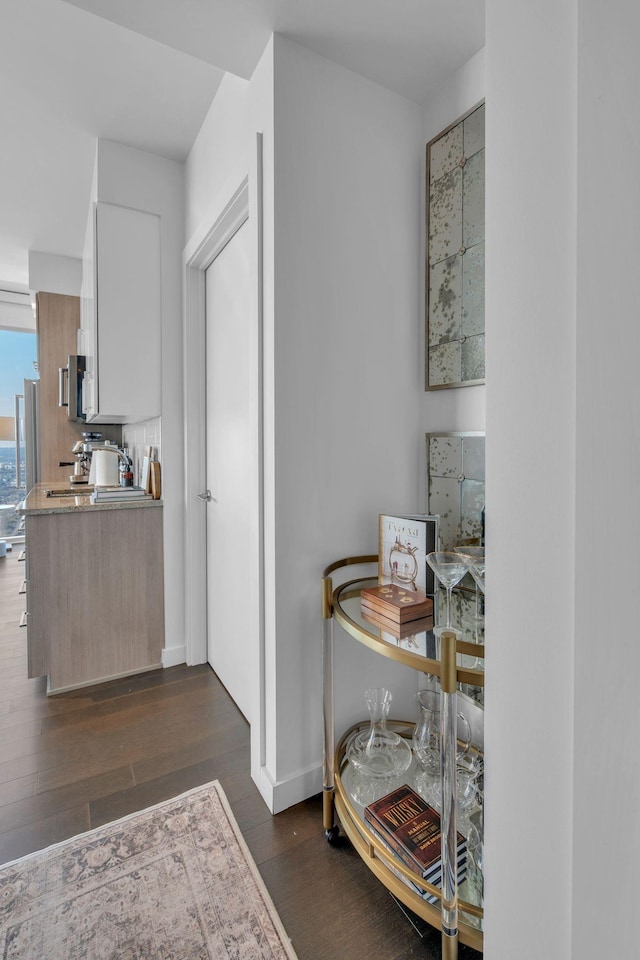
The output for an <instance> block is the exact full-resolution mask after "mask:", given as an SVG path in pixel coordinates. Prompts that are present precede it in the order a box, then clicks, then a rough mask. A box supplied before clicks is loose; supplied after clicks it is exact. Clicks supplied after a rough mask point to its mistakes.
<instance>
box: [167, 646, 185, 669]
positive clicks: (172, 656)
mask: <svg viewBox="0 0 640 960" xmlns="http://www.w3.org/2000/svg"><path fill="white" fill-rule="evenodd" d="M186 662H187V652H186V647H185V645H184V643H183V644H181V646H179V647H165V648H164V650H163V651H162V666H163V667H177V666H178V664H179V663H186Z"/></svg>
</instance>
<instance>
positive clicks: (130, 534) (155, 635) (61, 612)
mask: <svg viewBox="0 0 640 960" xmlns="http://www.w3.org/2000/svg"><path fill="white" fill-rule="evenodd" d="M52 488H53V490H52ZM48 491H52V493H50V494H48ZM23 513H24V514H25V518H26V557H25V561H26V577H25V587H26V598H27V611H26V627H27V632H28V653H29V655H28V675H29V677H41V676H47V677H48V686H47V690H48V693H50V694H54V693H61V692H62V691H64V690H70V689H74V688H76V687H82V686H86V685H88V684H93V683H99V682H102V681H105V680H110V679H114V678H116V677H123V676H128V675H130V674H135V673H141V672H143V671H145V670H152V669H155V668H157V667H160V666H161V665H162V664H161V658H162V650H163V647H164V577H163V550H162V501H161V500H152V499H151V498H144V499H137V500H124V501H118V502H107V503H98V504H92V503H91V498H90V495H89V491H82V492H80V491H78V492H76V491H75V489H70V488H62V487H59V486H58V485H55V484H53V485H52V484H48V485H47V484H37V485H36V486H35V487H34V488H33V489H32V491H31V492H30V493H29V495H28V497H27V499H26V501H25V504H24V507H23Z"/></svg>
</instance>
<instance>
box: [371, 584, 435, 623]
mask: <svg viewBox="0 0 640 960" xmlns="http://www.w3.org/2000/svg"><path fill="white" fill-rule="evenodd" d="M360 606H361V609H362V613H363V615H364V616H365V617H367V618H371V617H374V618H375V619H376V622H377V625H378V626H380V627H381V628H382V629H385V630H389V631H390V632H392V633H394V632H395V631H397V630H398V629H402V628H403V627H404V626H405V625H406V624H408V623H411V630H412V632H413V633H414V634H415V633H420V632H421V631H422V630H430V629H431V628H432V626H433V600H432V599H431V597H427V596H425V595H424V593H420V592H418V591H416V590H405V588H404V587H398V586H396V584H394V583H385V584H381V585H379V586H377V587H365V588H364V589H363V590H361V591H360ZM417 621H421V622H420V623H418V622H417Z"/></svg>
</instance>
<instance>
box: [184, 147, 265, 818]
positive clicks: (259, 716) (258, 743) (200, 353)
mask: <svg viewBox="0 0 640 960" xmlns="http://www.w3.org/2000/svg"><path fill="white" fill-rule="evenodd" d="M250 197H251V219H250V225H251V230H252V235H253V238H254V241H253V255H252V260H253V263H252V270H251V276H252V284H253V287H254V290H253V295H254V303H255V318H256V324H257V334H258V357H257V365H258V369H257V377H258V382H257V384H256V390H257V397H258V404H257V405H258V411H257V415H258V471H259V477H258V486H259V500H260V502H259V504H258V509H259V541H260V542H259V544H258V551H259V567H260V570H259V586H258V589H259V623H258V630H257V634H258V635H257V636H256V637H255V638H253V640H254V643H255V647H254V650H255V657H253V658H252V661H253V662H252V664H251V665H252V667H253V669H251V671H250V675H249V676H248V678H247V682H248V683H249V684H250V685H251V694H252V696H253V698H254V700H253V702H254V705H255V709H254V712H253V714H252V720H251V775H252V778H253V780H254V781H255V783H256V784H257V785H258V787H259V789H260V792H261V793H262V795H263V797H264V799H265V801H266V803H267V805H268V806H269V808H270V809H273V806H272V804H273V797H272V793H273V783H272V778H271V776H270V775H269V773H268V771H267V768H266V730H267V725H266V706H265V703H266V677H265V532H264V526H265V522H264V516H265V505H264V496H265V494H264V397H263V370H264V346H263V314H264V306H263V224H262V220H263V211H262V134H261V133H258V134H256V153H255V167H254V165H253V163H252V172H251V185H250V184H249V178H248V177H245V178H244V179H243V181H242V183H241V184H240V185H239V187H238V188H237V190H236V191H235V193H234V194H233V196H232V197H231V198H230V200H229V201H228V203H227V204H226V206H225V207H224V209H223V210H222V212H221V213H220V215H219V216H218V217H217V218H216V220H215V222H214V223H213V225H212V226H211V228H210V230H209V231H208V232H207V234H206V236H204V238H203V239H201V240H198V238H196V239H195V240H194V241H192V242H191V243H189V244H188V245H187V247H186V248H185V250H184V254H183V267H184V309H183V318H184V325H183V331H184V341H183V345H184V370H183V377H184V379H183V382H184V418H185V419H184V424H185V443H184V463H185V469H184V478H185V490H184V498H185V499H184V517H185V527H184V556H185V578H184V593H185V660H186V662H187V664H196V663H206V662H207V652H208V651H207V571H206V559H207V552H206V548H207V541H206V532H207V529H206V513H205V511H206V503H203V502H202V501H201V500H199V499H198V494H200V493H203V492H204V491H205V488H206V476H207V469H206V417H205V411H206V355H205V349H204V346H205V330H206V328H205V271H206V269H207V267H208V266H209V265H210V263H211V262H212V261H213V260H214V259H215V257H216V256H217V255H218V253H220V251H221V250H222V248H223V247H224V246H225V244H226V243H228V241H229V240H230V239H231V237H232V236H233V235H234V233H236V231H237V230H239V228H240V227H241V226H242V224H243V223H244V222H245V220H247V218H248V216H249V199H250Z"/></svg>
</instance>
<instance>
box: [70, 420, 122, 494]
mask: <svg viewBox="0 0 640 960" xmlns="http://www.w3.org/2000/svg"><path fill="white" fill-rule="evenodd" d="M97 451H105V452H106V453H108V454H109V455H110V456H114V457H116V458H117V459H116V461H115V464H114V471H113V483H114V484H116V483H118V482H120V483H121V484H122V485H123V486H125V485H127V481H128V480H129V477H132V474H131V460H130V458H129V457H128V456H127V454H126V453H125V452H124V450H121V449H120V447H118V446H117V445H116V444H115V443H113V442H112V441H110V440H103V438H102V434H101V433H94V432H86V433H83V434H82V440H77V441H76V442H75V443H74V445H73V447H72V448H71V452H72V454H73V455H74V456H75V458H76V460H75V462H74V464H73V473H72V474H71V476H70V477H69V482H70V483H72V484H92V485H93V484H95V483H96V482H99V481H97V480H96V471H95V466H96V464H95V460H94V454H95V453H96V452H97ZM63 465H64V464H62V463H61V464H60V466H63ZM118 474H120V480H118Z"/></svg>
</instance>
